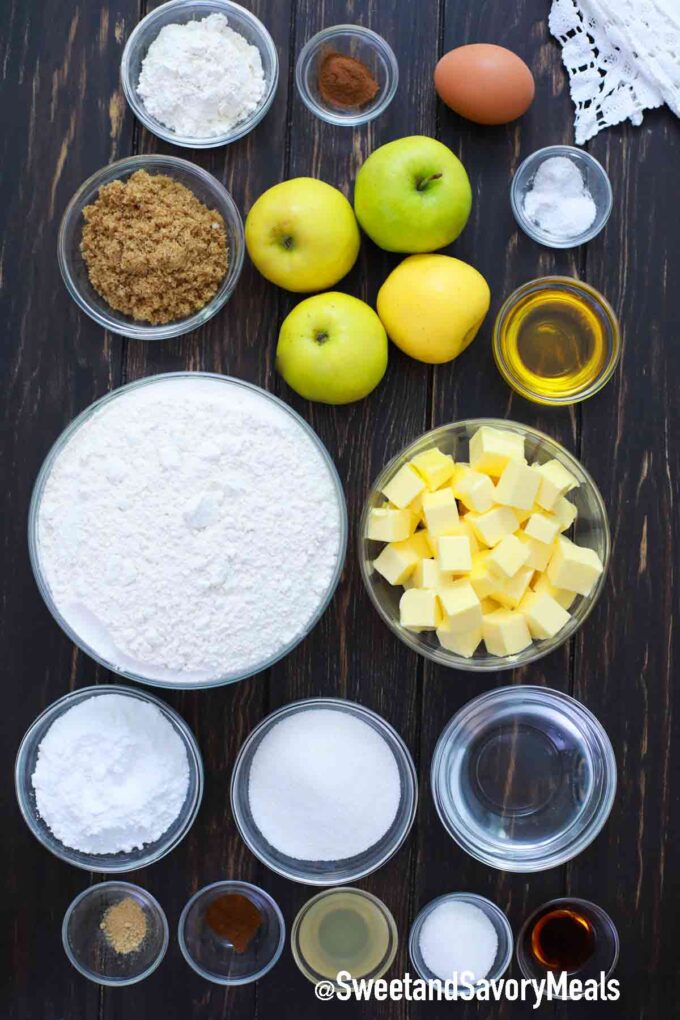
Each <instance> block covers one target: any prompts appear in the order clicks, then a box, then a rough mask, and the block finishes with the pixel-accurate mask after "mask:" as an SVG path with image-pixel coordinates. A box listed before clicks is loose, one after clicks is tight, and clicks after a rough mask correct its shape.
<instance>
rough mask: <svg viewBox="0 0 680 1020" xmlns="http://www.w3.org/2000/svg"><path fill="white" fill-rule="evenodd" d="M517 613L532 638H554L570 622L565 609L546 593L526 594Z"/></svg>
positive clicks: (531, 592)
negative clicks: (519, 614) (520, 615)
mask: <svg viewBox="0 0 680 1020" xmlns="http://www.w3.org/2000/svg"><path fill="white" fill-rule="evenodd" d="M519 611H520V613H522V615H523V616H524V619H525V620H526V621H527V626H528V628H529V633H530V634H531V636H532V637H533V638H539V639H540V638H551V637H554V636H555V634H557V633H558V632H559V631H560V630H562V628H563V627H564V625H565V624H566V623H569V620H570V616H569V613H568V612H567V611H566V609H563V608H562V606H561V605H560V604H559V602H556V601H555V599H554V598H552V596H551V595H548V594H547V592H539V593H537V592H535V591H529V592H527V594H526V595H525V596H524V598H523V599H522V601H521V602H520V604H519Z"/></svg>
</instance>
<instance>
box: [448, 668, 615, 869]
mask: <svg viewBox="0 0 680 1020" xmlns="http://www.w3.org/2000/svg"><path fill="white" fill-rule="evenodd" d="M527 700H529V701H534V703H535V702H540V703H542V704H546V703H549V704H550V705H551V706H553V707H555V706H556V703H558V706H557V707H559V708H560V709H561V710H562V712H563V714H567V715H568V716H569V718H570V721H571V722H572V723H573V724H574V725H575V719H578V722H579V730H580V732H584V731H586V730H587V732H588V737H589V738H594V739H595V740H596V741H597V743H598V746H599V749H600V753H601V764H602V774H603V781H602V789H601V790H600V791H599V793H598V795H597V797H596V799H595V800H594V801H592V796H593V795H592V793H591V798H590V801H589V803H590V804H591V815H590V818H589V819H588V821H587V824H586V825H585V826H584V827H583V828H582V830H581V831H580V833H578V835H577V836H576V838H574V834H573V832H572V830H573V829H574V827H575V825H576V823H577V821H578V818H576V819H574V821H573V822H572V823H570V824H569V825H568V826H567V828H566V829H564V830H563V831H562V832H561V833H560V834H559V835H558V836H556V837H554V838H553V839H552V840H551V841H550V847H551V848H549V849H548V852H546V849H545V844H546V841H544V848H543V849H542V850H541V851H540V852H538V851H536V850H535V851H533V853H534V856H533V857H529V856H522V857H515V856H510V857H509V856H506V855H504V854H503V853H502V851H501V850H500V849H499V848H492V846H491V844H490V843H489V842H488V841H487V842H485V843H484V844H481V843H480V842H479V841H478V840H477V839H476V838H475V837H473V836H471V835H470V833H469V831H468V829H467V828H466V829H465V830H462V829H461V826H460V825H459V824H458V818H456V819H452V817H451V816H450V815H449V814H448V812H447V811H446V810H445V808H444V804H443V801H444V798H443V796H442V792H441V791H442V785H443V782H444V778H445V777H444V775H443V769H444V765H445V757H446V754H447V752H448V750H449V747H450V745H451V741H452V735H453V734H454V733H455V732H456V731H457V730H460V728H461V726H462V725H463V724H465V723H467V722H468V720H469V717H470V715H471V714H472V713H473V712H475V711H477V709H478V708H479V707H480V706H484V705H486V704H488V703H489V702H491V703H494V702H501V703H505V704H507V703H510V704H511V705H512V704H517V707H520V705H521V703H523V702H525V701H527ZM617 785H618V770H617V765H616V756H615V754H614V748H613V747H612V743H611V740H610V739H609V734H608V733H607V731H606V730H605V728H604V726H603V725H602V723H601V722H600V720H599V719H598V718H597V716H596V715H595V714H594V713H593V712H591V711H590V709H589V708H587V707H586V706H585V705H584V704H583V703H582V702H581V701H578V699H577V698H574V697H573V696H572V695H571V694H565V693H564V692H563V691H559V690H556V689H555V688H552V687H541V686H539V685H536V684H512V685H509V686H506V687H495V688H493V689H492V690H490V691H484V692H482V693H481V694H478V695H476V696H475V697H474V698H471V699H470V700H469V701H467V702H466V703H465V704H464V705H462V706H461V707H460V708H459V709H458V710H457V711H456V712H454V714H453V715H452V717H451V718H450V719H449V721H448V722H447V723H446V725H445V726H444V728H443V730H442V732H441V733H440V735H439V737H438V739H437V743H436V745H435V749H434V753H433V755H432V762H431V765H430V786H431V789H432V799H433V801H434V805H435V809H436V811H437V814H438V816H439V820H440V822H441V823H442V825H443V826H444V829H445V830H446V832H447V833H448V834H449V836H450V837H451V838H452V839H453V840H454V842H455V843H457V845H458V846H459V847H460V848H461V850H463V851H465V853H467V854H469V855H470V857H472V858H474V859H475V860H477V861H480V862H481V863H482V864H486V865H487V866H488V867H491V868H496V869H497V870H499V871H507V872H512V873H515V874H533V873H535V872H539V871H548V870H549V869H551V868H556V867H559V866H561V865H562V864H566V863H567V862H568V861H571V860H573V859H574V858H575V857H577V856H578V855H579V854H581V853H582V852H583V850H585V849H586V847H588V846H590V844H591V843H592V842H593V841H594V840H595V839H596V837H597V836H598V835H599V834H600V832H601V831H602V829H603V828H604V826H605V824H606V823H607V820H608V818H609V815H610V813H611V810H612V806H613V804H614V798H615V796H616V790H617ZM591 802H592V803H591ZM570 832H571V833H572V834H571V839H570V841H567V837H569V834H570Z"/></svg>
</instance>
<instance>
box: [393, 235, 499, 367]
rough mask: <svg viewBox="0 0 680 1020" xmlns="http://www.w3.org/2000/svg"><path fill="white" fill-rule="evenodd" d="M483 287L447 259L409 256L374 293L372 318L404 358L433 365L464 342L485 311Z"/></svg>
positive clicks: (471, 272) (471, 271)
mask: <svg viewBox="0 0 680 1020" xmlns="http://www.w3.org/2000/svg"><path fill="white" fill-rule="evenodd" d="M490 298H491V295H490V292H489V285H488V283H487V282H486V280H485V279H484V277H483V276H482V274H481V273H479V272H478V271H477V270H476V269H475V268H474V267H473V266H470V265H468V263H467V262H462V261H461V260H460V259H454V258H451V256H450V255H411V256H409V258H407V259H404V261H403V262H400V263H399V265H398V266H397V268H396V269H394V270H393V271H392V272H391V273H390V275H389V276H388V277H387V279H386V280H385V282H384V283H383V285H382V287H381V288H380V290H379V291H378V315H379V316H380V319H381V321H382V324H383V326H384V327H385V329H386V330H387V335H388V336H389V338H390V340H392V341H393V342H394V343H395V344H396V345H397V347H399V348H401V350H402V351H404V353H405V354H408V355H410V357H412V358H416V359H417V360H418V361H426V362H428V363H429V364H431V365H438V364H441V363H442V362H444V361H451V360H452V359H453V358H456V357H457V356H458V355H459V354H460V352H461V351H464V350H465V348H466V347H467V346H468V344H470V343H471V342H472V341H473V340H474V338H475V335H476V333H477V330H478V329H479V327H480V326H481V324H482V322H483V320H484V316H485V315H486V313H487V312H488V310H489V301H490Z"/></svg>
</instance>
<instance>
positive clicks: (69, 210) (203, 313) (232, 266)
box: [57, 0, 245, 340]
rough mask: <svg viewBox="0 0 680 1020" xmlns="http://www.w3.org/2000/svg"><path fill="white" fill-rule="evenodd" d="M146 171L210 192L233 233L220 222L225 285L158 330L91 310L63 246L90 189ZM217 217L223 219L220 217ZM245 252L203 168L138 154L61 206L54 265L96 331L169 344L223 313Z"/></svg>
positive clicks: (221, 191)
mask: <svg viewBox="0 0 680 1020" xmlns="http://www.w3.org/2000/svg"><path fill="white" fill-rule="evenodd" d="M171 2H173V3H174V2H176V0H171ZM179 2H182V0H179ZM157 10H158V8H157ZM151 167H156V168H158V169H160V170H162V169H165V170H166V171H168V172H169V173H170V175H171V176H172V174H173V172H174V171H176V170H180V169H181V170H182V171H184V173H186V174H188V175H189V176H190V177H193V178H194V179H197V180H199V181H201V183H202V184H203V185H204V186H205V187H206V188H207V189H208V191H210V192H211V194H212V195H213V196H214V197H215V198H216V199H219V204H221V205H224V206H226V208H227V209H228V210H229V215H230V217H231V218H232V220H233V224H234V228H233V230H232V226H231V224H229V223H226V222H225V227H226V229H227V240H228V241H229V240H231V241H232V244H231V246H230V249H229V252H230V256H231V259H230V261H229V263H228V265H227V272H226V274H225V277H224V280H223V281H222V283H221V284H220V288H219V289H218V291H217V293H216V294H214V295H213V297H212V298H211V299H210V301H208V303H207V304H206V305H204V306H203V307H202V308H199V309H198V311H196V312H194V313H193V314H192V315H190V316H188V317H187V318H184V319H177V320H175V321H173V322H165V323H161V324H160V325H157V326H153V325H150V324H143V323H137V322H136V321H135V320H134V319H130V321H127V318H126V321H125V322H122V321H120V319H119V317H122V313H120V312H117V311H116V310H115V309H113V308H112V309H110V311H107V312H104V311H102V310H100V309H99V308H96V307H95V305H93V304H92V303H91V302H90V301H89V300H88V298H87V297H86V296H85V294H84V293H83V291H82V290H81V289H80V287H79V286H78V283H77V282H76V279H75V277H74V274H73V272H72V267H71V256H70V254H69V252H68V251H67V245H66V233H67V231H68V230H69V229H70V228H71V227H72V226H73V225H74V221H75V220H76V218H77V217H79V216H82V211H83V210H82V203H83V200H84V196H85V194H86V192H88V191H89V190H90V189H91V188H94V187H100V188H101V187H103V186H104V185H105V184H110V183H112V182H113V181H116V180H120V179H121V178H122V177H123V176H124V175H129V174H132V173H134V172H135V171H136V170H145V169H148V168H151ZM173 179H174V178H173ZM190 190H191V189H190ZM218 211H220V210H218ZM220 215H222V213H221V211H220ZM223 218H224V217H223ZM234 235H235V236H236V237H237V238H238V243H237V244H234V243H233V237H234ZM244 249H245V234H244V230H243V220H242V219H241V213H240V212H239V209H238V206H237V205H236V202H235V201H234V199H233V198H232V196H231V194H230V193H229V191H227V189H226V188H225V186H224V185H223V184H222V182H221V181H218V180H217V178H216V177H215V176H213V174H211V173H210V172H209V171H208V170H204V169H203V167H200V166H198V165H197V164H196V163H192V162H190V161H189V160H188V159H182V158H181V157H180V156H165V155H162V154H161V153H151V154H149V155H144V154H138V155H135V156H125V157H124V158H123V159H118V160H115V161H114V162H113V163H108V164H107V165H106V166H102V167H99V169H98V170H95V172H94V173H92V174H90V176H89V177H87V178H86V179H85V180H84V181H83V182H82V184H81V185H80V186H79V187H78V189H77V190H76V191H75V193H74V194H73V195H72V196H71V198H70V200H69V202H68V204H67V205H66V208H65V209H64V213H63V215H62V218H61V222H60V224H59V233H58V238H57V261H58V263H59V271H60V273H61V277H62V280H63V281H64V285H65V287H66V289H67V291H68V293H69V294H70V296H71V298H72V299H73V301H74V302H75V303H76V305H77V306H78V307H79V308H80V310H81V311H82V312H85V314H86V315H89V317H90V318H91V319H93V320H94V321H95V322H96V323H97V324H98V325H100V326H103V327H104V329H107V330H109V332H111V333H115V334H116V335H117V336H124V337H126V338H127V339H129V340H169V339H172V338H174V337H178V336H183V335H184V334H185V333H191V332H192V331H193V330H195V329H198V327H199V326H202V325H204V324H205V323H206V322H208V321H209V320H210V319H212V318H213V316H215V315H216V314H217V312H219V311H220V310H221V309H222V308H223V307H224V305H225V304H226V303H227V301H228V300H229V298H230V297H231V295H232V294H233V293H234V290H235V288H236V285H237V283H238V281H239V277H240V276H241V270H242V269H243V262H244V259H245V251H244ZM225 284H226V285H225ZM222 288H224V289H222ZM220 291H222V293H220ZM102 300H103V299H102ZM128 318H129V317H128Z"/></svg>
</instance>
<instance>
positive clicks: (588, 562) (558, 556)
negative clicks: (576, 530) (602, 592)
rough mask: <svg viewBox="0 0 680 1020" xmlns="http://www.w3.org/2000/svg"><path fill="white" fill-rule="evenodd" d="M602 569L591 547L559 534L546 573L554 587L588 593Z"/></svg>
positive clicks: (598, 558)
mask: <svg viewBox="0 0 680 1020" xmlns="http://www.w3.org/2000/svg"><path fill="white" fill-rule="evenodd" d="M603 569H604V568H603V566H602V563H601V561H600V557H599V556H598V555H597V553H596V552H595V551H594V550H593V549H585V548H583V547H582V546H579V545H575V544H574V543H573V542H570V541H569V539H568V538H565V537H564V535H560V537H559V538H558V539H557V543H556V547H555V552H554V553H553V554H552V557H551V559H550V563H549V564H548V569H547V571H546V573H547V575H548V580H549V581H550V582H551V583H552V584H554V585H555V587H556V588H566V589H567V591H575V592H578V593H579V595H589V594H590V593H591V591H592V590H593V587H594V586H595V582H596V581H597V579H598V577H599V576H600V574H601V573H602V571H603Z"/></svg>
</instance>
